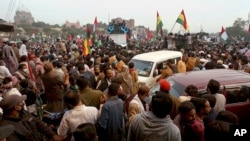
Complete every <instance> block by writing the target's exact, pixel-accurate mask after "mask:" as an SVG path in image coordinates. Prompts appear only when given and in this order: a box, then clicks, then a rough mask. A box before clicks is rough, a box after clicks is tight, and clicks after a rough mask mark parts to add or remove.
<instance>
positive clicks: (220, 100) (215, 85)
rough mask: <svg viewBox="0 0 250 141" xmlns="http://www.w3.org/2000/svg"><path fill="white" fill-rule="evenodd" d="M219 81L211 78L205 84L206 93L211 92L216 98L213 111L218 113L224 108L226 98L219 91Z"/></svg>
mask: <svg viewBox="0 0 250 141" xmlns="http://www.w3.org/2000/svg"><path fill="white" fill-rule="evenodd" d="M219 90H220V83H219V82H218V81H217V80H214V79H211V80H209V82H208V84H207V92H208V94H212V95H213V96H214V97H215V98H216V103H215V106H214V108H213V109H214V111H215V112H217V113H219V112H220V111H223V110H225V106H226V98H225V96H224V95H223V94H220V93H219Z"/></svg>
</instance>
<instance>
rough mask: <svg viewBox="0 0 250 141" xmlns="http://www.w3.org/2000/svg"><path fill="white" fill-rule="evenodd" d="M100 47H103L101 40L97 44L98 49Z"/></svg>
mask: <svg viewBox="0 0 250 141" xmlns="http://www.w3.org/2000/svg"><path fill="white" fill-rule="evenodd" d="M100 46H102V40H101V39H99V40H98V42H97V47H100Z"/></svg>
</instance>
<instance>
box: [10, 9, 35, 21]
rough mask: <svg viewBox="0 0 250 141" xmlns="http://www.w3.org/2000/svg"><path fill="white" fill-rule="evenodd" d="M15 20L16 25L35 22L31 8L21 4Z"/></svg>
mask: <svg viewBox="0 0 250 141" xmlns="http://www.w3.org/2000/svg"><path fill="white" fill-rule="evenodd" d="M14 22H15V24H16V25H20V24H27V25H32V23H33V22H34V18H33V17H32V14H31V12H30V11H29V9H27V8H25V7H24V6H21V7H19V8H17V11H16V14H15V16H14Z"/></svg>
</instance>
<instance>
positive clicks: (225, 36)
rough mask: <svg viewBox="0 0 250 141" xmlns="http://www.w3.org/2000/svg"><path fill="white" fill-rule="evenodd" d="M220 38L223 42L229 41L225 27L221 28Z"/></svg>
mask: <svg viewBox="0 0 250 141" xmlns="http://www.w3.org/2000/svg"><path fill="white" fill-rule="evenodd" d="M220 37H221V38H222V39H223V40H227V38H228V36H227V32H226V30H225V29H224V27H223V26H222V28H221V32H220Z"/></svg>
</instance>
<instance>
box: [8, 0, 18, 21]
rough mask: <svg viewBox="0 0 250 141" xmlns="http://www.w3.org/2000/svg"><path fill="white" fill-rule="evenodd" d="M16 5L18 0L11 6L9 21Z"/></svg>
mask: <svg viewBox="0 0 250 141" xmlns="http://www.w3.org/2000/svg"><path fill="white" fill-rule="evenodd" d="M15 5H16V0H14V3H13V4H12V8H11V11H10V14H9V17H8V21H9V19H10V17H11V15H12V12H13V9H14V7H15Z"/></svg>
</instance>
